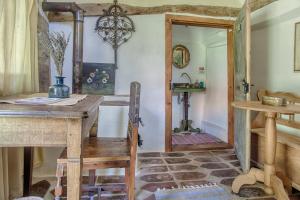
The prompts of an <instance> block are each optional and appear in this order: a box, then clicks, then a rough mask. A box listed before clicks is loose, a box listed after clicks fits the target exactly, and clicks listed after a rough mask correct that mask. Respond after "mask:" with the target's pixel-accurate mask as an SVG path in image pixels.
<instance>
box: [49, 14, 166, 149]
mask: <svg viewBox="0 0 300 200" xmlns="http://www.w3.org/2000/svg"><path fill="white" fill-rule="evenodd" d="M132 19H133V21H134V23H135V26H136V32H135V33H134V35H133V37H132V38H131V40H130V41H129V42H128V43H126V44H124V45H122V46H121V47H120V49H119V59H118V63H119V65H118V67H119V69H118V70H117V71H116V88H115V92H116V94H118V95H123V94H129V84H130V82H131V81H139V82H140V83H141V85H142V88H141V110H140V114H141V117H142V118H143V121H144V123H145V127H141V129H140V132H141V135H142V137H143V140H144V146H143V147H142V149H140V151H163V150H164V124H165V119H164V118H165V113H164V110H165V89H164V84H165V75H164V74H165V73H164V71H165V31H164V27H165V24H164V23H165V20H164V19H165V17H164V15H151V16H132ZM96 20H97V17H86V18H85V22H84V47H83V52H84V53H83V60H84V62H102V63H106V62H107V63H113V59H114V57H113V50H112V48H111V46H110V45H108V44H107V43H104V42H103V41H102V40H101V39H100V38H99V37H98V35H97V34H96V33H95V31H94V26H95V23H96ZM50 31H64V32H67V33H69V32H71V31H72V24H71V23H51V24H50ZM71 50H72V41H70V45H69V46H68V49H67V52H66V59H65V73H64V75H65V76H66V77H67V78H66V83H67V84H69V85H71V77H72V51H71ZM109 115H110V113H106V116H105V117H107V118H108V119H109V118H110V117H111V116H109ZM100 117H103V116H101V115H100ZM153 144H155V145H153Z"/></svg>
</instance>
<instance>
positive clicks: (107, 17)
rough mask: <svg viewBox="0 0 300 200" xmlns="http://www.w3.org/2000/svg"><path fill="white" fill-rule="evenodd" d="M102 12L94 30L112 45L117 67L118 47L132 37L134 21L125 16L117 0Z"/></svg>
mask: <svg viewBox="0 0 300 200" xmlns="http://www.w3.org/2000/svg"><path fill="white" fill-rule="evenodd" d="M103 12H104V14H103V15H102V16H100V17H99V19H98V20H97V22H96V28H95V30H96V31H97V33H98V35H99V36H100V37H101V38H102V39H103V41H105V42H108V43H109V44H111V45H112V47H113V49H114V54H115V66H116V68H118V67H117V62H118V48H119V46H121V45H122V44H124V43H125V42H127V41H128V40H129V39H130V38H131V37H132V34H133V32H135V27H134V23H133V21H132V20H131V19H130V18H129V17H128V16H127V14H126V13H127V11H124V10H123V8H121V6H119V5H118V1H117V0H114V4H113V5H112V6H110V7H109V8H108V10H103Z"/></svg>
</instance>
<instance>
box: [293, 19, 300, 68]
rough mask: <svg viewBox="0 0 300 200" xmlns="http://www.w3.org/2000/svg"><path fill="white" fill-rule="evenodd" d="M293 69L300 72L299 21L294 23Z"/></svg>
mask: <svg viewBox="0 0 300 200" xmlns="http://www.w3.org/2000/svg"><path fill="white" fill-rule="evenodd" d="M294 43H295V44H294V45H295V47H294V48H295V50H294V71H295V72H300V22H298V23H296V24H295V41H294Z"/></svg>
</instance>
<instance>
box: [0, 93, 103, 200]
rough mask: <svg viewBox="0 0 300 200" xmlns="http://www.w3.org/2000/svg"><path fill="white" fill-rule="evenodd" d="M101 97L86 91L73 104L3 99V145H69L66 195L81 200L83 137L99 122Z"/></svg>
mask: <svg viewBox="0 0 300 200" xmlns="http://www.w3.org/2000/svg"><path fill="white" fill-rule="evenodd" d="M36 96H39V94H36ZM41 96H44V95H41ZM30 97H32V95H31V96H30ZM22 98H24V95H23V96H22ZM102 100H103V97H102V96H97V95H87V96H86V97H85V98H84V99H83V100H82V101H80V102H78V103H77V104H75V105H72V106H53V105H19V104H4V103H1V104H0V147H67V157H68V163H67V198H68V199H72V200H79V199H80V196H81V192H80V191H81V172H82V156H81V153H82V149H83V146H82V141H83V138H84V137H87V136H88V135H89V131H90V129H91V127H92V126H93V124H94V123H95V122H96V119H97V117H98V112H99V105H100V103H101V102H102Z"/></svg>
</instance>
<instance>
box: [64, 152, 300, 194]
mask: <svg viewBox="0 0 300 200" xmlns="http://www.w3.org/2000/svg"><path fill="white" fill-rule="evenodd" d="M138 158H139V159H138V174H137V177H136V199H137V200H155V197H154V192H155V191H156V190H157V189H158V188H166V189H167V188H172V187H174V188H176V187H181V186H193V185H201V184H206V183H218V184H221V185H222V186H224V187H225V188H227V189H228V191H229V192H230V191H231V184H232V181H233V179H234V177H236V176H237V175H239V174H240V173H241V171H240V166H239V162H238V160H237V157H236V155H235V154H234V152H233V150H216V151H201V152H176V153H158V152H157V153H141V154H139V156H138ZM83 182H84V183H87V182H88V178H87V177H84V179H83ZM97 182H98V183H99V184H101V185H102V188H103V190H104V191H103V192H102V195H101V200H125V199H127V197H126V192H125V185H124V177H121V176H106V177H98V179H97ZM63 185H64V191H66V187H65V185H66V180H63ZM262 188H263V187H262V184H256V185H253V186H245V187H243V188H242V189H241V191H240V193H239V194H238V196H237V195H235V196H234V199H238V200H245V199H251V200H254V199H255V200H274V198H272V197H270V196H268V195H266V194H265V193H264V191H263V189H262ZM85 194H87V193H85ZM64 196H65V194H64ZM63 199H64V198H63ZM84 199H86V198H84ZM291 199H293V200H296V199H300V198H297V197H296V198H291ZM187 200H188V199H187Z"/></svg>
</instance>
